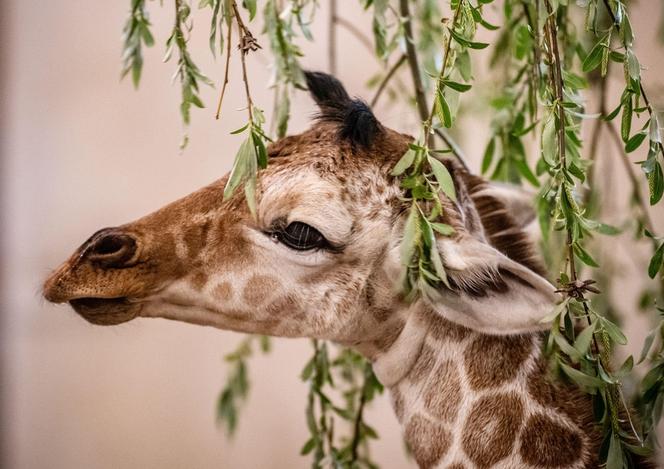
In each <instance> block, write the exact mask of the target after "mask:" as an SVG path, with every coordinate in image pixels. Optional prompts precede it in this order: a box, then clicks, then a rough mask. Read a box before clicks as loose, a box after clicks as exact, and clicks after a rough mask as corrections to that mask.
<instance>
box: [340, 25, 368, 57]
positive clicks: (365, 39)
mask: <svg viewBox="0 0 664 469" xmlns="http://www.w3.org/2000/svg"><path fill="white" fill-rule="evenodd" d="M334 22H335V23H336V24H338V25H339V26H342V27H344V28H346V30H347V31H348V32H349V33H351V34H352V35H353V36H355V38H356V39H357V40H358V41H360V42H361V43H362V44H363V45H364V47H366V48H367V49H368V50H369V51H370V52H371V54H372V55H373V53H374V49H373V44H372V43H371V39H369V38H368V37H367V35H366V34H364V33H363V32H362V31H361V30H360V29H358V27H357V26H355V25H354V24H353V23H351V22H350V21H348V20H346V19H344V18H342V17H341V16H335V17H334Z"/></svg>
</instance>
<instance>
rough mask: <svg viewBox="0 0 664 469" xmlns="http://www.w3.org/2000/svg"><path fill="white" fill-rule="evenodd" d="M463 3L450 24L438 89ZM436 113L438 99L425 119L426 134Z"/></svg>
mask: <svg viewBox="0 0 664 469" xmlns="http://www.w3.org/2000/svg"><path fill="white" fill-rule="evenodd" d="M462 4H463V0H459V3H458V4H457V7H456V10H454V18H453V19H452V24H451V25H450V34H449V36H448V38H447V43H446V44H445V53H444V55H443V64H442V65H441V67H440V73H439V74H438V79H437V80H436V91H437V90H438V87H439V86H440V81H441V80H443V79H444V78H445V71H446V68H447V63H448V59H449V56H450V47H451V46H452V33H451V32H452V31H454V28H455V27H456V23H457V20H458V19H459V13H460V12H461V5H462ZM435 113H436V100H435V99H434V101H433V104H432V105H431V109H430V110H429V114H428V115H427V118H426V120H425V121H424V126H423V129H424V135H427V136H428V135H429V134H430V132H431V123H432V122H433V116H434V114H435Z"/></svg>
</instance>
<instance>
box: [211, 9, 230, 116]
mask: <svg viewBox="0 0 664 469" xmlns="http://www.w3.org/2000/svg"><path fill="white" fill-rule="evenodd" d="M226 14H227V15H230V12H226ZM227 26H228V31H227V33H226V66H225V69H224V83H223V84H222V85H221V93H220V94H219V102H218V103H217V114H216V115H215V119H219V115H220V114H221V103H222V102H223V101H224V95H225V94H226V86H227V85H228V66H229V64H230V62H231V37H232V35H233V25H232V24H231V21H228V22H227Z"/></svg>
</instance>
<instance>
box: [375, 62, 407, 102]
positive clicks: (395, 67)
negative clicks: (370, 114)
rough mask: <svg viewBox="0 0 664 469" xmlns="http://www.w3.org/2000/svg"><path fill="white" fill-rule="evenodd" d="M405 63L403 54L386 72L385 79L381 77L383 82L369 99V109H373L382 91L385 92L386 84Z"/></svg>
mask: <svg viewBox="0 0 664 469" xmlns="http://www.w3.org/2000/svg"><path fill="white" fill-rule="evenodd" d="M405 61H406V54H403V55H402V56H401V57H399V60H397V61H396V62H395V63H394V64H393V65H392V67H390V69H389V70H388V72H387V74H386V75H385V77H383V80H382V81H381V82H380V85H379V86H378V89H377V90H376V94H374V97H373V98H371V103H370V104H371V107H374V106H375V105H376V104H377V103H378V100H379V99H380V95H381V94H383V91H385V88H386V87H387V84H388V83H389V82H390V80H391V79H392V77H393V76H394V74H395V73H396V72H397V70H399V68H401V66H402V65H403V63H404V62H405Z"/></svg>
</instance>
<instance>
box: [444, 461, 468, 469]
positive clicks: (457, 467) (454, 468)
mask: <svg viewBox="0 0 664 469" xmlns="http://www.w3.org/2000/svg"><path fill="white" fill-rule="evenodd" d="M447 469H466V466H464V465H463V464H461V463H460V462H455V463H454V464H450V465H449V466H447Z"/></svg>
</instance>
